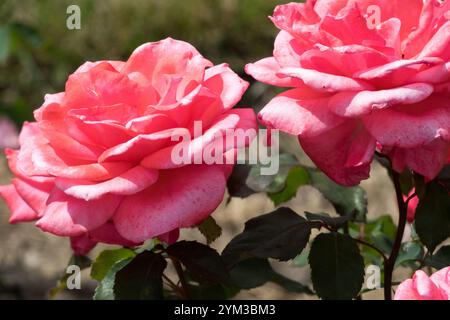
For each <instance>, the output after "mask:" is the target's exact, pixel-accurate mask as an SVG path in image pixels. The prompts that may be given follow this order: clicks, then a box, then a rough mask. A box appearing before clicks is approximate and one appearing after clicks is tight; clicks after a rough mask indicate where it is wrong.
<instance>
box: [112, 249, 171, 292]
mask: <svg viewBox="0 0 450 320" xmlns="http://www.w3.org/2000/svg"><path fill="white" fill-rule="evenodd" d="M166 266H167V262H166V260H165V259H164V258H163V257H162V256H161V255H160V254H157V253H153V252H150V251H145V252H143V253H141V254H139V255H137V256H136V257H135V258H134V259H133V260H131V262H130V263H128V264H127V265H126V266H125V267H123V268H122V269H120V270H119V271H118V272H117V274H116V280H115V283H114V295H115V298H116V299H118V300H159V299H162V298H163V281H162V275H163V272H164V269H166Z"/></svg>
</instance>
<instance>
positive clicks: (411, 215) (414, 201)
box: [404, 189, 419, 223]
mask: <svg viewBox="0 0 450 320" xmlns="http://www.w3.org/2000/svg"><path fill="white" fill-rule="evenodd" d="M415 192H416V190H414V189H413V190H412V191H411V193H410V194H409V195H408V197H404V200H405V201H406V200H407V199H408V198H409V197H411V196H412V195H413V194H414V193H415ZM418 205H419V197H418V196H415V197H412V198H411V199H410V200H409V202H408V216H407V219H408V222H409V223H413V222H414V219H415V218H416V209H417V206H418Z"/></svg>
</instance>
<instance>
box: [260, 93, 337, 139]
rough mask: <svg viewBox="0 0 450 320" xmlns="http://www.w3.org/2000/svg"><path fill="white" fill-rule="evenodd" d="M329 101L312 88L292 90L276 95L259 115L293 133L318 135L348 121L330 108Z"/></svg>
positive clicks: (275, 126) (267, 122) (269, 123)
mask: <svg viewBox="0 0 450 320" xmlns="http://www.w3.org/2000/svg"><path fill="white" fill-rule="evenodd" d="M328 101H329V98H328V97H323V96H322V95H319V94H317V93H316V92H313V91H311V90H309V91H305V90H302V89H293V90H289V91H286V92H283V93H282V94H280V95H278V96H276V97H275V98H273V99H272V100H271V101H270V102H269V103H268V104H267V105H266V106H265V107H264V108H263V109H262V110H261V112H260V113H259V114H258V119H259V121H260V122H261V123H262V124H264V125H265V126H267V127H269V128H270V129H278V130H281V131H283V132H286V133H289V134H292V135H301V136H314V135H318V134H321V133H323V132H326V131H327V130H329V129H332V128H333V127H335V126H338V125H339V124H341V123H342V122H344V121H345V119H344V118H341V117H338V116H337V115H335V114H334V113H332V112H331V111H329V110H328Z"/></svg>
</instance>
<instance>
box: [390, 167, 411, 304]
mask: <svg viewBox="0 0 450 320" xmlns="http://www.w3.org/2000/svg"><path fill="white" fill-rule="evenodd" d="M391 175H392V180H393V182H394V187H395V194H396V196H397V204H398V211H399V221H398V227H397V234H396V236H395V241H394V245H393V247H392V251H391V254H390V256H389V258H388V259H387V260H385V262H384V299H385V300H392V275H393V272H394V267H395V262H396V261H397V257H398V254H399V252H400V247H401V245H402V239H403V234H404V233H405V227H406V217H407V210H408V207H407V203H406V202H405V201H403V193H402V189H401V185H400V175H399V174H398V173H397V172H395V171H394V170H392V169H391Z"/></svg>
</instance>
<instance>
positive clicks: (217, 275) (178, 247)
mask: <svg viewBox="0 0 450 320" xmlns="http://www.w3.org/2000/svg"><path fill="white" fill-rule="evenodd" d="M166 251H167V253H168V254H169V255H170V256H173V257H175V258H176V259H178V260H179V261H180V262H181V263H182V264H183V265H184V266H185V267H186V269H187V270H188V271H189V272H190V274H191V276H192V278H193V279H194V280H196V281H198V282H201V283H219V282H221V283H226V282H227V281H228V280H229V274H228V270H227V268H226V266H225V263H224V262H223V260H222V258H221V257H220V255H219V254H218V253H217V252H216V251H215V250H214V249H212V248H210V247H208V246H206V245H204V244H201V243H198V242H195V241H181V242H177V243H175V244H173V245H171V246H170V247H168V248H167V250H166Z"/></svg>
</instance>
